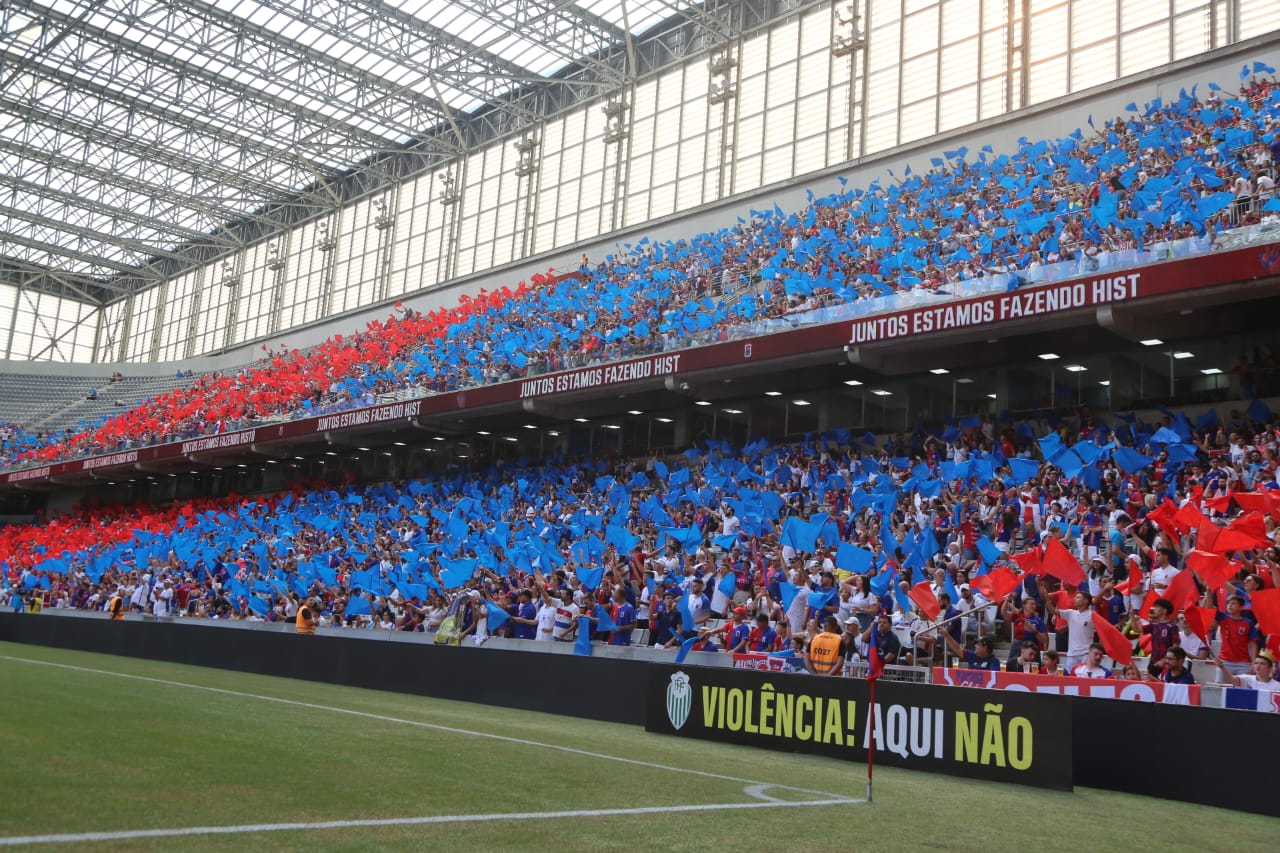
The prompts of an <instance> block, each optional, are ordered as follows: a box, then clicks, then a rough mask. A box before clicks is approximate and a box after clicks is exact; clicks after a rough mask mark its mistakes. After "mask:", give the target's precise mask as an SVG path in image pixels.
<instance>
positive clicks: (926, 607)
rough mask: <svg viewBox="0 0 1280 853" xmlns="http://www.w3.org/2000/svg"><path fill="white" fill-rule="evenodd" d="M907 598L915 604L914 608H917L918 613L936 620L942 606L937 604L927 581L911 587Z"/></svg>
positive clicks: (936, 598)
mask: <svg viewBox="0 0 1280 853" xmlns="http://www.w3.org/2000/svg"><path fill="white" fill-rule="evenodd" d="M907 597H908V598H910V599H911V600H912V601H913V602H915V605H916V607H919V608H920V612H921V613H923V614H924V615H925V616H928V617H929V618H930V619H937V618H938V613H939V612H941V610H942V605H941V604H939V603H938V596H936V595H934V594H933V587H931V586H930V585H929V582H928V581H920V583H918V584H916V585H915V586H913V587H911V590H910V591H909V592H908V593H907Z"/></svg>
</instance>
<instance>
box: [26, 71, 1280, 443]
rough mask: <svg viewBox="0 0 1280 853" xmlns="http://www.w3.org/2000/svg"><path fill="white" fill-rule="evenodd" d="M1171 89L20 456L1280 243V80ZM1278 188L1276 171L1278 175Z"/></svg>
mask: <svg viewBox="0 0 1280 853" xmlns="http://www.w3.org/2000/svg"><path fill="white" fill-rule="evenodd" d="M1267 68H1269V67H1264V68H1255V71H1257V72H1262V73H1261V74H1258V73H1253V74H1250V75H1247V78H1248V79H1243V78H1242V80H1241V91H1240V93H1239V94H1238V96H1230V95H1228V94H1226V93H1224V92H1223V90H1222V88H1221V87H1220V86H1219V85H1218V84H1216V83H1209V84H1207V86H1206V89H1207V94H1206V95H1205V96H1204V97H1203V98H1201V97H1200V96H1199V95H1198V93H1197V92H1198V86H1197V87H1193V88H1192V91H1191V92H1189V93H1188V92H1186V91H1185V90H1183V92H1182V93H1181V96H1180V97H1179V98H1178V100H1177V101H1174V102H1171V103H1168V104H1165V103H1164V102H1163V101H1162V100H1161V99H1159V98H1157V99H1155V100H1153V101H1151V102H1149V103H1147V104H1145V105H1144V107H1143V109H1142V110H1139V109H1138V107H1137V105H1136V104H1131V105H1129V106H1130V107H1131V109H1130V110H1129V115H1128V116H1127V117H1118V118H1116V119H1114V120H1108V121H1107V122H1105V123H1104V125H1103V127H1102V128H1101V129H1098V128H1097V127H1096V126H1095V123H1094V121H1093V117H1092V116H1089V117H1088V119H1087V121H1086V126H1087V127H1088V131H1087V132H1086V131H1083V130H1079V129H1077V130H1076V131H1074V132H1073V133H1072V134H1070V135H1069V136H1067V137H1065V138H1061V139H1053V140H1037V141H1030V140H1027V139H1025V138H1023V139H1021V140H1020V141H1019V147H1018V149H1017V150H1016V151H1015V152H1013V153H1012V154H999V155H997V154H995V153H994V151H993V150H992V149H991V147H990V146H986V147H984V149H983V150H981V151H979V152H977V153H976V156H975V157H972V158H970V157H969V154H970V152H969V151H968V150H967V149H966V148H960V149H957V150H954V151H948V152H945V154H946V156H945V157H944V158H934V159H933V161H932V163H931V165H932V167H933V168H932V169H931V170H930V171H929V172H928V173H926V174H923V175H921V174H904V175H903V176H902V177H901V178H898V177H896V176H893V175H892V174H890V178H891V179H892V180H890V181H886V182H885V183H884V185H882V184H881V182H880V181H876V182H874V183H872V184H871V185H870V186H868V187H865V188H855V189H848V190H846V191H842V192H840V193H837V194H834V195H829V196H824V197H821V198H814V197H813V195H812V193H810V204H809V205H808V206H807V207H806V208H805V209H803V210H801V211H798V212H795V213H793V214H790V215H787V214H784V213H783V211H782V210H781V209H779V208H776V207H775V209H774V210H765V211H754V212H753V214H754V216H753V219H752V220H751V221H750V222H747V221H740V222H739V223H738V224H737V225H735V226H732V227H728V228H723V229H721V230H719V231H716V232H714V233H703V234H699V235H697V236H696V237H693V238H690V239H688V240H682V241H674V242H668V243H661V244H656V243H650V242H649V241H648V240H647V239H645V238H642V239H641V240H640V241H639V243H638V244H637V245H635V246H632V245H629V244H628V245H626V246H624V247H623V248H624V249H626V252H625V253H622V254H620V255H618V256H617V257H614V256H610V257H608V258H606V259H605V260H604V262H603V263H600V264H598V265H595V266H594V267H593V266H592V265H590V264H589V263H586V264H584V265H583V268H582V269H580V270H579V271H578V273H577V274H576V275H572V276H560V277H556V276H552V275H548V276H545V277H543V276H539V277H536V278H535V279H534V280H533V282H532V286H527V285H525V284H524V283H521V284H520V285H519V286H517V287H516V289H515V290H514V291H513V290H511V289H509V288H504V289H502V290H501V291H500V292H497V293H484V292H482V293H480V294H478V295H477V296H476V297H474V298H473V297H469V296H468V297H463V298H462V300H461V302H460V305H459V306H458V307H457V308H455V309H453V310H452V311H449V312H445V311H437V312H434V313H432V314H430V315H425V316H422V315H417V314H416V313H414V312H411V311H409V312H404V313H403V314H400V315H399V316H397V317H393V318H390V319H388V320H387V321H386V322H385V323H381V322H374V323H371V324H370V325H369V327H368V328H367V329H366V330H364V331H362V332H361V333H360V334H358V335H356V336H353V337H350V338H347V339H344V338H343V336H335V337H334V338H332V339H330V340H329V341H326V342H325V343H324V344H322V345H320V346H319V347H316V348H313V349H311V350H309V351H306V352H291V353H288V354H285V355H280V356H276V357H275V358H273V359H271V360H270V362H269V363H268V364H265V365H255V366H253V367H252V368H246V369H245V370H243V371H241V372H240V373H239V374H238V375H236V376H235V377H234V378H232V377H227V376H223V377H217V378H213V379H206V380H203V381H201V382H198V383H196V384H195V385H194V386H192V388H191V389H190V391H188V392H185V393H180V392H177V391H174V392H171V393H169V394H166V395H162V396H160V397H157V398H155V399H154V400H152V401H150V402H148V403H146V404H143V405H142V406H139V407H137V408H135V409H131V410H130V411H128V412H125V413H122V414H120V415H117V416H115V417H112V418H109V419H107V420H106V421H105V423H103V424H102V425H100V426H98V427H96V428H92V429H89V430H84V431H78V432H76V433H74V434H73V435H71V436H68V437H59V438H58V440H56V441H53V442H49V441H47V440H46V441H45V442H43V444H42V443H41V442H35V443H34V444H35V446H33V447H27V448H24V449H20V450H17V449H15V450H16V452H14V453H13V454H12V456H11V461H12V462H13V463H17V464H21V463H23V462H48V461H51V460H56V459H60V458H66V457H67V456H69V455H78V454H82V453H85V452H97V451H105V450H110V449H114V448H118V447H123V446H138V445H145V444H152V443H156V442H159V441H169V440H176V439H181V438H189V437H191V436H193V435H204V434H209V433H212V432H218V431H222V430H225V429H228V428H233V427H234V426H236V425H239V424H244V423H246V422H250V421H252V420H255V419H260V418H287V417H296V416H300V415H306V414H310V413H312V412H314V410H315V407H316V406H317V405H328V406H343V405H346V404H349V403H350V402H351V401H358V400H361V399H367V398H368V397H369V396H370V395H373V396H375V397H376V395H378V394H384V393H392V392H401V391H404V390H406V389H409V388H419V389H422V390H423V391H441V390H454V389H458V388H464V387H469V386H473V385H479V384H488V383H493V382H501V381H509V380H511V379H515V378H520V377H524V376H528V375H533V374H537V373H542V372H548V371H554V370H561V369H565V368H568V367H574V366H578V365H582V364H598V363H601V362H605V361H609V360H615V359H619V358H624V357H627V356H630V355H635V354H638V353H645V352H656V351H663V350H669V349H677V348H682V347H687V346H694V345H698V344H705V343H710V342H714V341H718V340H725V339H729V338H733V337H742V336H746V335H749V334H751V335H754V334H760V333H762V332H767V331H770V330H771V329H781V328H791V327H793V326H794V325H796V324H799V323H806V322H820V321H830V320H833V319H839V318H842V317H853V316H859V315H867V314H875V313H882V312H886V311H891V310H895V309H897V308H900V307H904V306H906V305H915V304H921V303H922V302H927V301H930V300H945V299H957V298H962V297H966V296H971V295H974V294H977V293H983V292H993V291H994V292H999V291H1002V290H1012V289H1016V288H1018V287H1024V286H1029V285H1034V284H1038V283H1042V282H1045V281H1051V280H1055V279H1059V278H1066V277H1071V276H1075V275H1079V274H1081V273H1083V272H1094V271H1097V272H1105V271H1109V270H1117V269H1126V268H1132V267H1135V266H1140V265H1143V264H1148V263H1153V262H1159V261H1164V260H1170V259H1177V258H1180V257H1187V256H1190V255H1195V254H1203V253H1206V252H1210V251H1214V250H1215V249H1219V250H1220V249H1222V248H1224V247H1229V246H1233V245H1238V244H1246V243H1249V242H1258V241H1273V240H1275V239H1277V238H1280V199H1277V198H1276V196H1275V190H1274V183H1272V184H1270V185H1269V186H1268V185H1267V184H1266V182H1263V183H1262V185H1261V186H1260V187H1255V185H1254V184H1255V180H1256V178H1257V176H1258V175H1261V174H1264V173H1267V172H1268V171H1269V169H1270V164H1271V163H1272V143H1274V141H1275V139H1276V126H1277V116H1278V115H1280V107H1277V105H1276V102H1275V99H1274V97H1273V92H1274V90H1275V81H1274V79H1273V77H1272V76H1267V75H1273V74H1274V72H1273V71H1268V70H1267ZM1268 180H1269V177H1268Z"/></svg>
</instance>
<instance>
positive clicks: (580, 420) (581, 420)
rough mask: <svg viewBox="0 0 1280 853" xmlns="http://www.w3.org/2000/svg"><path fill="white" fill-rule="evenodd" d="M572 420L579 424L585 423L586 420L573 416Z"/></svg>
mask: <svg viewBox="0 0 1280 853" xmlns="http://www.w3.org/2000/svg"><path fill="white" fill-rule="evenodd" d="M574 420H575V421H577V422H578V423H580V424H585V423H586V422H587V419H586V418H574Z"/></svg>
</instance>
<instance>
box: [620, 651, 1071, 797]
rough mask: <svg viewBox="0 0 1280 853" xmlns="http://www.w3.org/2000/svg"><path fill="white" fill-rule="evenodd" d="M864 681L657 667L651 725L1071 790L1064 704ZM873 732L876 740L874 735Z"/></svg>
mask: <svg viewBox="0 0 1280 853" xmlns="http://www.w3.org/2000/svg"><path fill="white" fill-rule="evenodd" d="M870 697H871V693H870V687H869V685H868V684H867V682H865V681H863V680H861V679H852V678H815V677H812V676H803V675H786V674H780V673H758V672H752V671H746V670H735V669H719V668H703V667H695V666H689V667H674V666H652V667H650V669H649V696H648V707H647V709H646V711H647V713H646V715H645V728H646V729H647V730H648V731H651V732H659V733H663V734H674V735H680V736H682V737H693V738H699V739H703V740H720V741H727V742H729V743H739V744H744V745H748V746H760V747H764V748H766V749H777V750H784V751H788V752H809V753H816V754H819V755H830V756H834V757H836V758H845V759H848V760H850V761H866V758H867V748H868V746H871V745H874V747H875V750H876V753H875V760H876V763H877V764H879V763H883V764H886V765H889V766H893V767H907V768H911V769H914V770H930V771H934V772H938V773H948V774H951V775H953V776H965V777H968V778H972V779H986V780H990V781H993V782H1014V783H1018V784H1022V785H1034V786H1036V787H1040V788H1054V789H1057V790H1070V789H1071V783H1072V761H1071V728H1072V726H1071V706H1070V704H1069V700H1068V699H1067V698H1066V697H1061V696H1040V695H1032V694H1018V693H1009V692H1005V691H999V690H979V689H971V690H956V689H954V688H950V687H944V686H937V685H929V684H904V683H901V682H889V681H881V682H880V683H879V684H878V686H877V687H876V708H875V713H874V716H875V723H874V726H871V725H869V723H870V720H871V713H870V708H869V705H870ZM873 729H874V734H873V733H872V730H873Z"/></svg>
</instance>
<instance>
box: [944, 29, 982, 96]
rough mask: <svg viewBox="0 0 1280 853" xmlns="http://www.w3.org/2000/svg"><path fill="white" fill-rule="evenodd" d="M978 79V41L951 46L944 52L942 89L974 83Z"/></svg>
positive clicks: (972, 40)
mask: <svg viewBox="0 0 1280 853" xmlns="http://www.w3.org/2000/svg"><path fill="white" fill-rule="evenodd" d="M977 77H978V39H977V38H976V37H975V38H971V39H969V40H967V41H962V42H958V43H956V44H952V45H949V46H948V47H946V48H944V49H943V51H942V88H943V89H944V90H945V89H948V88H950V87H952V86H959V85H963V84H966V83H972V82H973V81H974V80H975V79H976V78H977Z"/></svg>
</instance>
